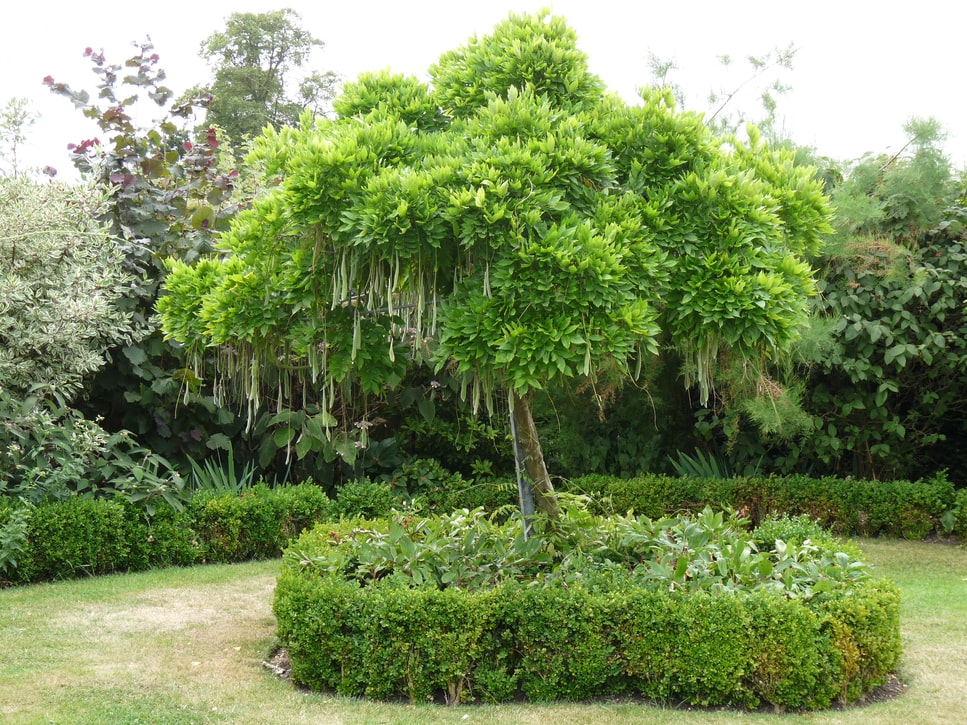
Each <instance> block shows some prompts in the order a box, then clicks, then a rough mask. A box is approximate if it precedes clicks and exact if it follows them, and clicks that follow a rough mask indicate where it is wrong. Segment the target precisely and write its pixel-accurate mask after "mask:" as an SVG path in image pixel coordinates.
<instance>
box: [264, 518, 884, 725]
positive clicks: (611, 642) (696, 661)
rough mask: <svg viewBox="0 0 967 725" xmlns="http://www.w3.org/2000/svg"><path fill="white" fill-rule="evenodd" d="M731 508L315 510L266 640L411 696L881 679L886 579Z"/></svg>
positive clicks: (793, 693) (773, 695) (751, 691)
mask: <svg viewBox="0 0 967 725" xmlns="http://www.w3.org/2000/svg"><path fill="white" fill-rule="evenodd" d="M741 523H742V522H741V521H740V520H739V519H736V518H734V517H731V518H726V517H723V516H722V515H721V514H714V513H712V512H711V511H709V510H706V511H705V512H703V513H702V514H700V515H699V516H697V517H695V518H694V519H685V520H672V519H664V520H660V521H657V522H656V521H652V520H649V519H644V518H637V519H636V518H633V517H631V516H627V517H612V518H609V519H600V518H595V517H591V516H589V515H587V514H586V513H585V512H577V513H575V512H574V511H573V510H572V511H571V512H570V513H568V514H567V515H566V516H565V518H564V520H563V521H562V522H561V523H560V524H558V525H557V526H556V527H555V529H554V531H553V532H551V531H544V532H543V534H541V535H539V536H537V537H534V538H531V539H529V540H526V541H525V540H524V539H523V537H522V536H521V535H520V534H519V532H518V529H519V525H516V524H514V523H513V522H508V523H505V524H499V525H498V524H493V523H490V521H489V519H487V518H486V517H485V516H484V515H483V513H482V512H479V511H477V512H471V511H463V512H456V513H454V514H452V515H448V516H444V517H438V518H434V519H417V518H413V517H409V518H405V517H402V516H393V517H390V518H389V519H387V520H383V521H379V522H355V523H342V524H330V525H321V526H319V527H317V528H316V529H315V530H313V531H312V532H308V533H307V534H305V535H303V536H302V537H301V538H300V539H299V540H298V541H296V542H295V543H294V544H293V546H292V547H290V549H289V550H288V551H287V552H286V555H285V558H284V562H283V570H282V573H281V575H280V578H279V581H278V585H277V588H276V597H275V604H274V610H275V614H276V616H277V618H278V621H279V638H280V642H281V645H282V647H284V648H285V649H286V651H287V653H288V655H289V657H290V660H291V676H292V679H293V682H295V683H296V684H299V685H302V686H305V687H308V688H311V689H314V690H320V691H332V692H337V693H340V694H344V695H352V696H363V697H368V698H373V699H397V698H405V699H408V700H409V701H411V702H426V701H439V702H447V703H451V704H452V703H458V702H468V701H481V702H504V701H510V700H516V699H521V698H526V699H529V700H535V701H547V700H587V699H591V698H595V697H600V696H623V697H641V698H646V699H650V700H662V701H668V702H681V703H684V704H688V705H695V706H729V707H738V708H746V709H755V708H759V707H762V706H771V707H773V708H776V709H780V710H783V709H794V710H806V709H816V708H824V707H829V706H831V705H834V704H837V703H839V704H846V703H850V702H854V701H857V700H858V699H859V698H862V697H864V696H866V695H868V694H869V693H871V692H872V691H874V690H875V688H877V687H880V686H882V685H884V684H885V683H887V682H888V680H889V677H890V673H891V672H892V671H893V669H894V668H895V667H896V664H897V662H898V659H899V656H900V635H899V594H898V591H897V589H896V587H895V586H894V585H892V584H891V583H890V582H888V581H884V580H876V579H874V578H872V576H871V575H870V573H869V571H868V570H867V569H866V568H865V567H864V566H863V565H862V563H861V562H858V561H856V560H855V558H853V557H851V556H850V555H849V553H847V552H844V551H836V547H835V546H834V545H833V544H832V543H830V542H831V541H832V540H830V541H827V542H826V543H824V544H823V545H822V546H816V545H813V544H811V543H810V542H808V541H803V542H798V543H797V542H794V541H790V542H785V541H782V540H779V541H775V542H772V548H771V549H767V548H766V547H762V546H761V543H760V545H759V546H757V545H756V543H755V538H754V535H753V532H749V531H746V530H743V528H742V526H741ZM759 548H762V549H763V550H762V551H759V550H758V549H759ZM846 548H848V547H846Z"/></svg>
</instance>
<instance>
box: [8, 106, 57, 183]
mask: <svg viewBox="0 0 967 725" xmlns="http://www.w3.org/2000/svg"><path fill="white" fill-rule="evenodd" d="M36 120H37V114H36V113H34V112H33V111H31V110H30V105H29V102H28V101H27V99H26V98H11V99H10V100H8V101H7V105H6V106H4V107H3V109H0V175H2V176H12V177H14V178H16V177H18V176H21V175H22V174H23V173H24V168H23V165H22V164H21V161H20V147H21V146H23V144H24V142H25V141H26V140H27V129H28V128H30V127H31V126H33V125H34V122H35V121H36ZM54 173H56V172H54Z"/></svg>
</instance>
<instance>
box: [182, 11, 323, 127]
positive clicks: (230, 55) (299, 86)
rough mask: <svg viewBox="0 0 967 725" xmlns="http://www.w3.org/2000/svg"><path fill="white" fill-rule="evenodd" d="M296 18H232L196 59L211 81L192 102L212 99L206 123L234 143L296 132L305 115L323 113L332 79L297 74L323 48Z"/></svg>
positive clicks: (287, 14)
mask: <svg viewBox="0 0 967 725" xmlns="http://www.w3.org/2000/svg"><path fill="white" fill-rule="evenodd" d="M300 19H301V18H300V16H299V14H298V13H296V12H295V11H293V10H291V9H289V8H285V9H282V10H274V11H271V12H267V13H232V15H230V16H229V18H228V22H227V26H226V28H225V30H224V31H221V32H217V33H213V34H212V35H210V36H209V37H208V38H206V39H205V40H204V41H203V42H202V44H201V49H200V51H199V55H200V56H201V57H202V58H204V59H205V60H207V61H208V63H209V65H210V66H211V69H212V71H213V79H212V82H211V84H210V85H209V86H207V87H206V88H200V87H199V88H195V89H192V91H190V92H189V93H190V94H192V95H195V96H199V95H202V94H203V93H205V92H207V93H208V94H210V95H211V97H212V100H211V105H210V106H209V108H208V120H207V123H208V124H210V125H213V126H217V127H218V128H220V129H222V130H224V131H225V132H227V133H228V136H229V138H231V139H232V140H233V141H234V142H235V143H237V144H241V142H242V141H244V140H245V139H251V138H254V137H256V136H258V135H259V134H260V133H261V132H262V130H263V129H264V128H265V127H266V126H272V127H273V128H276V129H278V128H280V127H282V126H295V125H297V124H298V120H299V116H300V115H301V114H302V112H303V111H304V110H307V109H308V110H311V111H313V112H315V113H321V112H323V111H324V110H325V108H326V106H327V104H328V102H329V101H330V100H331V99H332V97H333V94H334V87H335V84H336V80H337V78H336V76H335V74H333V73H331V72H329V73H319V72H317V71H314V72H312V73H309V74H307V75H304V76H302V77H300V78H296V77H295V76H296V72H297V71H299V70H301V69H302V68H303V67H304V66H306V64H307V63H308V62H309V58H310V56H311V54H312V52H313V50H315V49H321V48H322V47H323V42H322V41H321V40H319V39H318V38H315V37H313V36H312V35H311V34H310V33H309V32H308V31H306V30H304V29H303V28H301V27H300V26H299V20H300Z"/></svg>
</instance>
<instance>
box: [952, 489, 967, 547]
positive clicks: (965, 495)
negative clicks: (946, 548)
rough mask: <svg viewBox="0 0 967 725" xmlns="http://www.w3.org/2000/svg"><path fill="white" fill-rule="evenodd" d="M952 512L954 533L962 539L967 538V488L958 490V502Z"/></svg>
mask: <svg viewBox="0 0 967 725" xmlns="http://www.w3.org/2000/svg"><path fill="white" fill-rule="evenodd" d="M952 513H953V533H955V534H957V536H959V537H960V538H961V539H965V540H967V488H962V489H960V490H959V491H957V499H956V504H955V505H954V508H953V511H952Z"/></svg>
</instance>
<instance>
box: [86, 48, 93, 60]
mask: <svg viewBox="0 0 967 725" xmlns="http://www.w3.org/2000/svg"><path fill="white" fill-rule="evenodd" d="M93 54H94V49H93V48H92V47H90V46H87V47H86V48H84V57H85V58H87V57H88V56H91V55H93Z"/></svg>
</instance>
